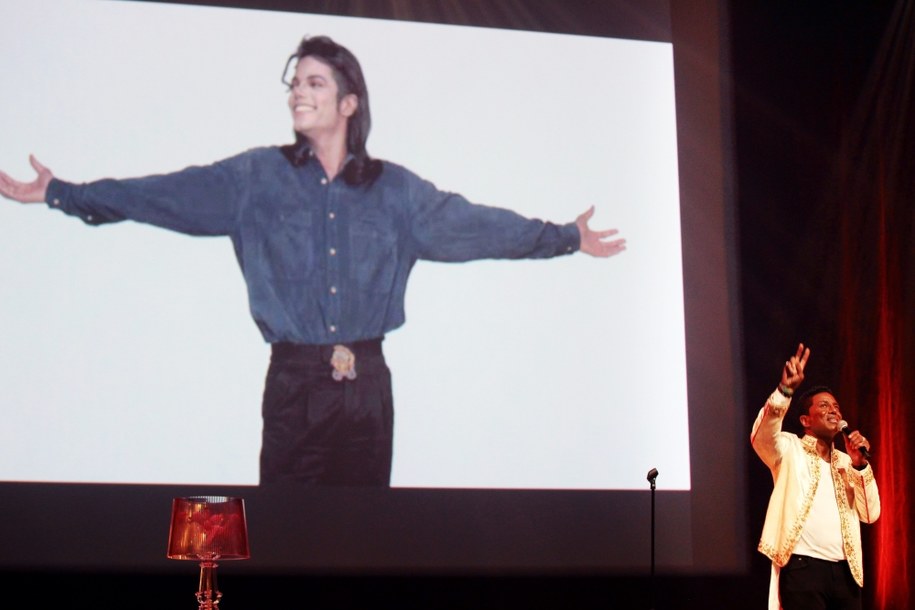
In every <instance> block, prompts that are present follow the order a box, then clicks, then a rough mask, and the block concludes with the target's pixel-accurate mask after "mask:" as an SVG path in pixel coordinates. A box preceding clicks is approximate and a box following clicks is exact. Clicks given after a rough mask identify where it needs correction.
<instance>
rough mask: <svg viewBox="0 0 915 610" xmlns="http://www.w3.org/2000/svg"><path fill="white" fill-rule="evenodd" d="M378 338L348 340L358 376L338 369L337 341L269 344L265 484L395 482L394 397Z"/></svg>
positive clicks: (263, 451) (264, 412)
mask: <svg viewBox="0 0 915 610" xmlns="http://www.w3.org/2000/svg"><path fill="white" fill-rule="evenodd" d="M381 341H382V340H381V339H375V340H370V341H359V342H356V343H350V344H345V347H346V348H347V349H348V350H349V352H350V353H351V354H353V355H354V356H355V369H354V370H355V377H354V378H349V376H347V375H339V374H338V375H337V376H336V377H337V378H335V376H334V375H333V372H334V368H333V366H332V365H331V358H332V356H333V355H334V352H335V348H334V346H333V345H298V344H291V343H275V344H273V345H272V349H271V357H270V367H269V369H268V371H267V379H266V384H265V388H264V400H263V405H262V410H261V413H262V416H263V438H262V443H261V455H260V483H261V485H269V484H271V483H279V482H288V481H295V482H298V483H302V484H304V485H310V486H319V485H324V486H376V487H378V486H384V487H387V486H389V485H390V480H391V459H392V455H393V432H394V405H393V403H394V401H393V397H392V393H391V372H390V370H389V369H388V366H387V363H386V362H385V359H384V354H383V353H382V350H381Z"/></svg>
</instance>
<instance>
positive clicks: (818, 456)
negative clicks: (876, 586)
mask: <svg viewBox="0 0 915 610" xmlns="http://www.w3.org/2000/svg"><path fill="white" fill-rule="evenodd" d="M809 358H810V348H806V347H804V344H803V343H801V344H799V345H798V347H797V351H796V352H795V354H794V355H793V356H791V357H790V358H789V359H788V361H786V362H785V365H784V367H782V376H781V381H780V383H779V384H778V387H777V388H776V389H775V390H774V391H773V392H772V394H771V395H770V396H769V398H768V400H766V404H765V405H763V407H762V409H760V411H759V414H758V415H757V417H756V421H755V422H754V423H753V429H752V432H751V434H750V443H751V444H752V446H753V450H754V451H756V454H757V455H759V457H760V459H762V461H763V462H764V463H765V464H766V466H768V467H769V470H770V471H771V472H772V479H773V489H772V495H771V496H770V498H769V506H768V509H767V511H766V519H765V523H764V524H763V530H762V535H761V537H760V540H759V546H758V549H759V551H760V552H761V553H762V554H764V555H765V556H766V557H768V558H769V559H771V560H772V577H771V581H770V587H769V606H768V607H769V610H779V609H780V608H781V609H782V610H814V609H816V610H827V609H829V610H861V587H862V586H863V585H864V571H863V560H862V553H861V525H860V524H861V522H862V521H863V522H864V523H873V522H874V521H876V520H877V518H878V517H879V516H880V495H879V493H878V491H877V481H876V479H875V478H874V471H873V469H872V468H871V465H870V463H869V461H868V458H869V457H870V451H871V447H870V443H869V442H868V440H867V439H866V438H865V437H864V436H862V435H861V433H860V432H858V431H857V430H855V431H851V432H850V431H848V429H847V425H848V424H847V423H846V422H845V421H843V420H842V413H841V411H840V409H839V403H838V401H837V400H836V398H835V396H833V393H832V391H831V390H830V389H829V388H826V387H824V386H817V387H813V388H811V389H810V390H807V391H806V392H804V394H802V395H800V396H799V397H798V399H797V402H798V411H799V413H798V414H799V420H800V423H801V426H803V429H804V434H803V436H798V435H797V434H793V433H791V432H785V431H783V430H782V422H783V421H784V419H785V415H786V414H787V413H788V407H789V406H790V405H791V402H792V399H793V398H794V393H795V391H796V390H797V389H798V387H799V386H800V385H801V382H802V381H803V380H804V368H805V366H806V365H807V360H808V359H809ZM840 433H844V434H845V437H846V440H845V447H846V451H847V453H846V452H844V451H840V450H839V449H837V448H836V447H835V446H834V443H833V441H834V439H835V437H836V436H837V435H839V434H840Z"/></svg>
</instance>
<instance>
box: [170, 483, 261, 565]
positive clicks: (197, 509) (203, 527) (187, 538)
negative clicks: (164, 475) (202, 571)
mask: <svg viewBox="0 0 915 610" xmlns="http://www.w3.org/2000/svg"><path fill="white" fill-rule="evenodd" d="M249 557H251V552H250V550H249V549H248V526H247V523H246V521H245V501H244V500H243V499H242V498H230V497H225V496H193V497H187V498H175V499H174V500H173V501H172V521H171V527H170V528H169V532H168V558H169V559H194V560H198V561H214V560H217V559H220V560H223V559H248V558H249Z"/></svg>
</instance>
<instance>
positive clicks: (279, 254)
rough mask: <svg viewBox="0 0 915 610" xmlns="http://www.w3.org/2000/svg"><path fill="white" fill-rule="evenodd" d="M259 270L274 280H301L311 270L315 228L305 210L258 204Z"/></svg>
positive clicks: (255, 213)
mask: <svg viewBox="0 0 915 610" xmlns="http://www.w3.org/2000/svg"><path fill="white" fill-rule="evenodd" d="M254 217H255V220H256V223H257V226H258V233H259V238H260V239H259V242H260V243H259V248H258V253H259V257H261V259H262V260H261V262H262V263H263V264H262V265H261V269H263V270H264V271H265V273H267V274H269V275H270V276H271V277H272V278H274V279H277V280H294V281H301V280H304V279H305V278H307V277H309V276H311V275H312V274H313V273H314V271H315V239H316V235H315V233H316V230H315V227H314V223H313V221H312V219H311V214H309V212H308V210H307V209H304V208H298V209H296V208H287V207H283V206H279V205H277V206H258V207H257V208H256V209H255V211H254Z"/></svg>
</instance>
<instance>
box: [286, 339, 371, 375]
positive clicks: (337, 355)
mask: <svg viewBox="0 0 915 610" xmlns="http://www.w3.org/2000/svg"><path fill="white" fill-rule="evenodd" d="M383 340H384V337H381V338H380V339H366V340H363V341H353V342H351V343H335V344H332V345H331V344H327V345H312V344H304V343H288V342H278V343H271V344H270V349H271V354H272V359H273V360H278V361H282V360H286V361H294V362H300V363H322V364H323V363H329V364H330V365H331V369H332V370H331V375H332V376H333V378H334V379H335V380H336V381H342V380H343V379H355V378H356V363H357V362H359V361H363V362H365V361H371V360H373V359H375V358H377V357H379V356H381V355H382V351H381V342H382V341H383Z"/></svg>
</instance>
